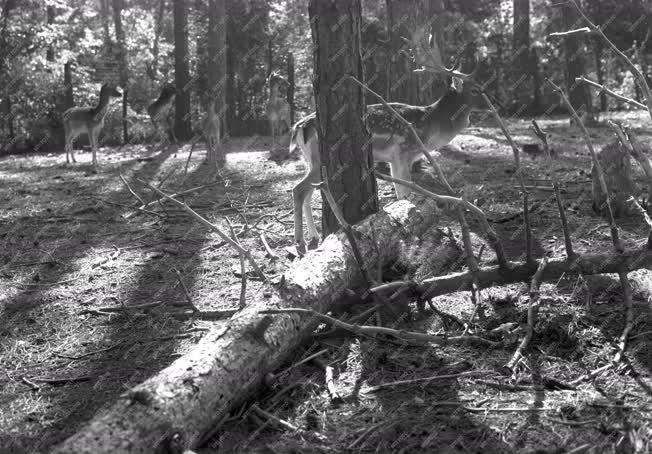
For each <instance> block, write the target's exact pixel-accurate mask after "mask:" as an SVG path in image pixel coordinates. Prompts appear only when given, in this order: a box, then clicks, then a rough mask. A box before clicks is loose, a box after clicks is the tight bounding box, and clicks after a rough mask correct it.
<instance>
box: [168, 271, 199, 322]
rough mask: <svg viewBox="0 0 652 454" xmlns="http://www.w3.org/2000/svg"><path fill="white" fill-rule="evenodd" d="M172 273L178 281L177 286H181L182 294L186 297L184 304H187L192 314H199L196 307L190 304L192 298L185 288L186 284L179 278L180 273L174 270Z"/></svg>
mask: <svg viewBox="0 0 652 454" xmlns="http://www.w3.org/2000/svg"><path fill="white" fill-rule="evenodd" d="M172 271H174V273H175V274H176V275H177V279H178V280H179V284H180V285H181V288H182V289H183V294H184V295H185V297H186V302H187V303H188V306H190V307H191V308H192V310H193V311H194V312H199V309H197V306H195V305H194V303H193V302H192V298H191V297H190V292H189V291H188V287H186V283H185V282H183V278H182V277H181V273H180V272H179V270H178V269H176V268H172Z"/></svg>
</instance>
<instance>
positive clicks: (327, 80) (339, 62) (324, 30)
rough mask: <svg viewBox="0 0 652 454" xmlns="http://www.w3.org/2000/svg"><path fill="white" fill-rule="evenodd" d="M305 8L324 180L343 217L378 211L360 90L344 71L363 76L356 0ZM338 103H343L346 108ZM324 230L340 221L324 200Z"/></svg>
mask: <svg viewBox="0 0 652 454" xmlns="http://www.w3.org/2000/svg"><path fill="white" fill-rule="evenodd" d="M308 12H309V15H310V23H311V27H312V37H313V43H314V54H313V55H314V68H315V74H314V78H313V83H314V87H313V88H314V92H315V100H316V103H317V121H318V123H319V127H318V128H317V131H318V134H319V153H320V156H321V162H322V165H323V166H325V167H326V173H327V175H328V183H329V186H330V189H331V192H332V194H333V196H334V198H335V200H336V201H337V202H338V203H340V204H341V205H340V209H341V210H342V212H343V214H344V218H345V219H346V221H347V222H349V223H351V224H354V223H357V222H358V221H360V220H361V219H364V218H365V217H366V216H368V215H369V214H371V213H375V212H376V211H378V196H377V187H376V179H375V178H374V176H373V173H372V172H373V158H372V153H371V140H370V139H371V137H370V135H369V132H368V131H367V128H366V126H365V124H364V121H363V116H364V113H365V104H364V93H363V91H362V89H361V88H360V87H359V86H358V85H357V84H355V83H354V82H352V81H350V80H347V77H348V76H349V75H351V76H353V77H356V78H357V79H358V80H362V78H363V69H362V58H361V53H360V39H361V34H360V24H361V22H362V19H361V4H360V0H311V1H310V4H309V7H308ZM342 106H346V108H345V109H343V108H342ZM322 227H323V231H324V236H326V235H328V234H329V233H331V232H333V231H335V230H338V229H339V225H338V222H337V220H336V219H335V216H334V215H333V213H332V212H331V210H330V208H329V206H328V204H327V203H324V209H323V216H322Z"/></svg>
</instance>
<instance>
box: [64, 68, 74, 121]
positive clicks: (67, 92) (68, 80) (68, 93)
mask: <svg viewBox="0 0 652 454" xmlns="http://www.w3.org/2000/svg"><path fill="white" fill-rule="evenodd" d="M63 88H64V98H63V99H64V106H63V110H66V109H69V108H70V107H72V106H74V105H75V98H74V96H73V91H72V62H70V61H68V62H66V64H65V65H63Z"/></svg>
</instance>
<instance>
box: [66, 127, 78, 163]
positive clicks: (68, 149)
mask: <svg viewBox="0 0 652 454" xmlns="http://www.w3.org/2000/svg"><path fill="white" fill-rule="evenodd" d="M74 139H75V138H74V137H73V135H72V134H66V164H70V158H72V162H77V161H75V155H74V153H73V151H72V150H73V148H72V147H73V141H74Z"/></svg>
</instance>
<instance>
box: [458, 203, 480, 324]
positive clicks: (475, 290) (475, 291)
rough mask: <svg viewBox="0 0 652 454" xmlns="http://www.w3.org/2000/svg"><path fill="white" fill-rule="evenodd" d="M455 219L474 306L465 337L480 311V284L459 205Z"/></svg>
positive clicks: (464, 220) (476, 262)
mask: <svg viewBox="0 0 652 454" xmlns="http://www.w3.org/2000/svg"><path fill="white" fill-rule="evenodd" d="M462 200H464V198H462ZM457 219H458V222H459V223H460V227H461V229H462V241H463V243H464V250H465V251H466V263H467V264H468V266H469V271H470V272H471V276H473V282H472V284H471V300H472V302H473V305H474V310H473V314H472V315H471V317H470V318H469V322H468V323H467V324H466V326H465V328H464V332H463V333H462V336H466V335H467V334H468V332H469V328H470V326H471V324H472V323H473V319H474V318H475V315H476V314H477V313H478V311H480V310H481V309H482V294H481V293H480V282H479V281H478V261H477V260H476V259H475V255H474V254H473V244H472V243H471V231H470V229H469V224H468V223H467V222H466V217H465V216H464V210H463V209H462V208H461V207H460V206H459V205H458V208H457Z"/></svg>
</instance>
